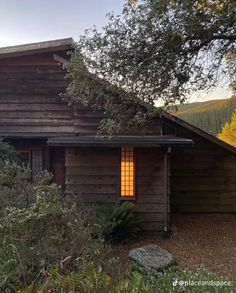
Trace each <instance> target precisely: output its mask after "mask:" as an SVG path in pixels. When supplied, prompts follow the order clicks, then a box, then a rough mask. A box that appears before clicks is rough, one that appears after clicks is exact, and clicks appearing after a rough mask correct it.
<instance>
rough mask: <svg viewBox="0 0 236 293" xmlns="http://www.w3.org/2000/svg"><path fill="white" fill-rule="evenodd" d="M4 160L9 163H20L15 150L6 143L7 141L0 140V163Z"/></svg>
mask: <svg viewBox="0 0 236 293" xmlns="http://www.w3.org/2000/svg"><path fill="white" fill-rule="evenodd" d="M6 161H8V162H11V163H13V162H17V163H20V157H19V154H18V153H17V152H16V150H15V149H14V148H13V146H11V145H10V144H8V143H7V142H4V141H2V140H0V163H3V162H6Z"/></svg>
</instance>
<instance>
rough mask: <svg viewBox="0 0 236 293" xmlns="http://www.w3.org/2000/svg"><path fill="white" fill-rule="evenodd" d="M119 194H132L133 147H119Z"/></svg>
mask: <svg viewBox="0 0 236 293" xmlns="http://www.w3.org/2000/svg"><path fill="white" fill-rule="evenodd" d="M121 196H124V197H125V196H134V148H133V147H132V146H123V147H121Z"/></svg>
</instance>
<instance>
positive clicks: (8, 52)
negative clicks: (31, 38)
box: [0, 38, 74, 59]
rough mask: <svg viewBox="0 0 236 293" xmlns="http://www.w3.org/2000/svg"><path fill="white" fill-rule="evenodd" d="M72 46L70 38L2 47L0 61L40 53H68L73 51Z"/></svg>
mask: <svg viewBox="0 0 236 293" xmlns="http://www.w3.org/2000/svg"><path fill="white" fill-rule="evenodd" d="M73 46H74V40H73V39H72V38H66V39H60V40H53V41H46V42H39V43H31V44H26V45H18V46H10V47H3V48H0V59H4V58H9V57H18V56H25V55H33V54H41V53H50V52H60V51H69V50H71V49H73Z"/></svg>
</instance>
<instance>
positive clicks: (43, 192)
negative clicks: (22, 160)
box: [0, 164, 104, 292]
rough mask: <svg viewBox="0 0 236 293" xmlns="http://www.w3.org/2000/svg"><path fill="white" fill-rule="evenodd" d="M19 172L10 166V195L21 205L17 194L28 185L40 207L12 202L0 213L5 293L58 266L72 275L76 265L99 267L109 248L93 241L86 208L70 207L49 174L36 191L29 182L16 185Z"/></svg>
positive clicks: (0, 262)
mask: <svg viewBox="0 0 236 293" xmlns="http://www.w3.org/2000/svg"><path fill="white" fill-rule="evenodd" d="M18 167H19V166H18ZM11 168H12V170H11ZM19 168H20V170H21V169H23V167H19ZM16 169H17V166H16V165H15V164H13V165H9V164H7V166H6V169H4V170H7V171H6V172H8V176H9V174H11V176H10V177H9V178H8V182H14V184H13V185H12V190H11V187H10V184H9V186H8V187H7V188H8V190H9V192H12V194H13V195H14V196H16V199H17V190H21V188H22V187H21V184H22V182H24V186H25V185H28V186H27V187H26V189H27V190H31V193H32V194H34V198H35V201H32V202H31V203H30V204H28V206H27V207H26V204H25V205H23V206H22V205H21V206H19V205H18V200H16V201H15V205H14V202H13V201H12V198H10V204H9V203H6V204H5V205H4V206H2V207H1V209H2V211H1V218H0V247H1V249H0V288H1V289H2V290H4V292H14V290H15V289H16V288H19V287H21V286H23V284H24V285H27V284H29V283H30V282H32V280H34V279H35V278H36V277H37V275H38V274H41V273H43V271H46V270H47V269H48V268H49V267H51V266H54V265H57V264H58V265H59V266H60V268H61V269H63V270H67V267H68V266H69V267H70V269H73V268H74V267H75V264H76V267H77V269H82V268H83V266H84V264H85V263H88V262H90V261H97V262H99V258H100V256H101V255H102V252H103V249H104V244H103V241H102V240H101V239H99V238H97V239H93V238H92V236H91V235H92V233H91V227H90V226H89V224H88V222H87V220H86V217H87V216H86V211H85V209H84V208H83V206H82V205H81V204H79V203H77V202H76V201H73V203H72V202H68V201H66V200H65V197H64V195H63V193H62V191H61V189H60V187H58V186H57V185H56V184H54V183H51V184H50V183H49V181H50V179H51V176H50V175H48V174H47V173H45V172H44V173H42V174H40V175H39V176H38V178H36V180H35V183H34V184H33V185H32V184H31V183H30V182H29V181H27V180H25V177H24V176H22V177H21V178H18V179H17V180H16V181H15V179H16V178H15V175H14V174H15V170H16ZM4 170H3V173H4ZM10 171H11V172H10ZM17 171H18V170H17ZM25 172H26V171H25ZM22 174H24V172H22ZM3 187H4V185H1V189H0V195H1V198H4V196H7V192H5V193H2V190H3ZM19 195H20V192H19ZM7 199H8V198H7Z"/></svg>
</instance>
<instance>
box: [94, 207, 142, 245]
mask: <svg viewBox="0 0 236 293" xmlns="http://www.w3.org/2000/svg"><path fill="white" fill-rule="evenodd" d="M94 217H95V222H97V223H98V224H99V225H100V226H101V229H102V234H103V236H104V239H105V240H106V241H109V242H111V243H119V242H122V241H124V240H127V239H129V238H134V237H136V236H137V235H138V233H139V231H140V220H139V218H138V216H137V215H136V214H135V211H134V204H133V203H132V202H128V201H123V202H121V203H120V204H117V205H111V204H105V203H103V204H102V203H101V204H98V205H97V206H96V208H95V216H94Z"/></svg>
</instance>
